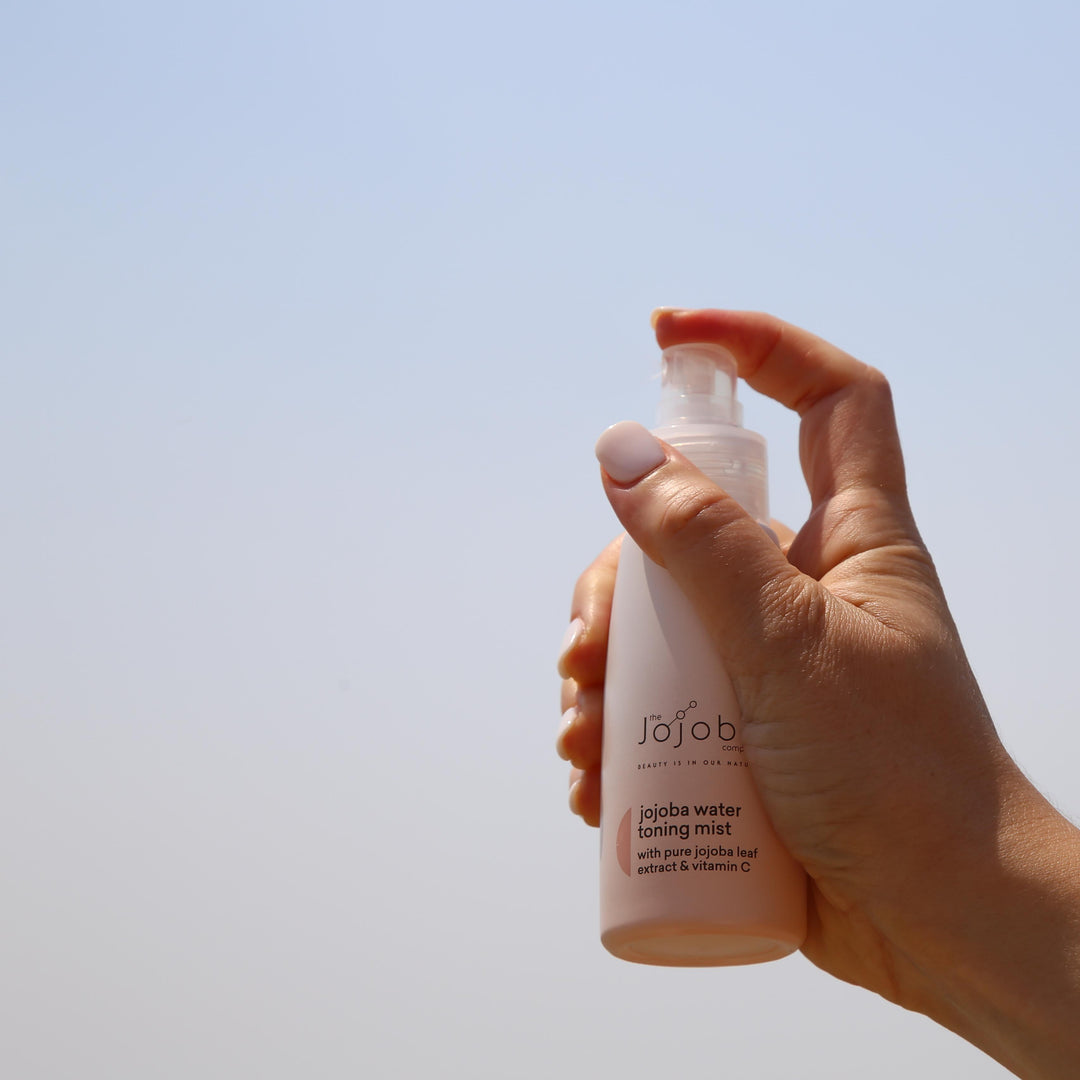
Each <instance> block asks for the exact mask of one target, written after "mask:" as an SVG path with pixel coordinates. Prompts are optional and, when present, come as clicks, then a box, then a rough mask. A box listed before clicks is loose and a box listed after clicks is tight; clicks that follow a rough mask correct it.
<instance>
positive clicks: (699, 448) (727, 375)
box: [653, 342, 769, 521]
mask: <svg viewBox="0 0 1080 1080" xmlns="http://www.w3.org/2000/svg"><path fill="white" fill-rule="evenodd" d="M737 382H738V368H737V365H736V363H735V357H734V356H732V355H731V353H729V352H728V351H727V349H725V348H724V347H723V346H722V345H712V344H709V343H707V342H694V343H692V344H689V345H672V346H671V347H670V348H668V349H665V350H664V352H663V355H662V357H661V366H660V405H659V407H658V409H657V427H656V428H654V429H653V434H655V435H659V436H660V438H661V439H663V440H664V441H665V442H667V443H670V444H671V445H672V446H674V447H675V448H676V449H677V450H680V451H681V452H682V453H683V454H685V455H686V457H688V458H689V459H690V460H691V461H692V462H693V463H694V464H695V465H696V466H697V467H698V468H699V469H701V471H702V472H703V473H705V475H706V476H708V477H709V479H710V480H712V481H713V482H714V483H716V484H719V485H720V486H721V487H722V488H724V490H725V491H727V493H728V494H729V495H731V496H732V497H733V498H734V499H736V500H737V501H738V502H739V504H740V505H741V506H742V508H743V509H744V510H745V511H746V512H747V513H748V514H750V515H751V516H752V517H755V518H757V519H758V520H759V521H768V520H769V502H768V493H767V490H766V488H767V485H766V463H765V440H764V439H763V438H762V437H761V436H760V435H758V434H757V433H756V432H753V431H748V430H747V429H746V428H744V427H743V426H742V406H741V405H740V404H739V400H738V398H737V397H736V396H735V389H736V385H737Z"/></svg>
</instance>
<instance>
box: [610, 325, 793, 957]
mask: <svg viewBox="0 0 1080 1080" xmlns="http://www.w3.org/2000/svg"><path fill="white" fill-rule="evenodd" d="M661 385H662V392H661V400H660V409H659V426H658V427H657V428H656V429H654V433H655V434H656V435H657V436H659V437H660V438H661V439H663V440H664V441H665V442H668V443H670V444H671V445H672V446H675V447H677V448H678V449H679V450H680V451H681V452H682V453H683V454H684V455H685V456H686V457H688V458H689V459H690V460H691V461H692V462H693V463H694V464H695V465H697V466H698V468H700V469H701V470H702V471H703V472H704V473H705V474H706V475H707V476H709V477H710V479H712V480H713V481H715V482H716V483H717V484H719V485H720V486H721V487H723V488H724V490H725V491H727V492H728V493H729V494H731V495H732V496H733V497H734V498H735V499H736V500H738V502H739V503H740V504H741V505H742V507H743V509H745V510H746V511H747V513H748V514H750V515H751V516H753V517H755V518H757V519H758V520H760V521H762V522H766V521H768V495H767V479H766V464H765V440H764V439H763V438H762V437H761V436H760V435H758V434H756V433H755V432H752V431H747V430H746V429H744V428H743V427H742V426H741V421H742V410H741V408H740V406H739V403H738V401H737V400H736V396H735V387H736V366H735V361H734V358H733V357H732V356H731V354H730V353H728V352H727V350H725V349H723V348H721V347H719V346H716V345H707V344H694V345H679V346H675V347H673V348H669V349H666V350H665V351H664V353H663V367H662V374H661ZM604 702H605V704H604V745H603V773H602V789H601V804H602V814H603V817H602V821H601V833H600V837H601V854H600V908H601V940H602V942H603V944H604V946H605V947H606V948H607V949H608V950H609V951H610V952H612V953H613V954H614V955H615V956H618V957H621V958H622V959H624V960H632V961H636V962H638V963H643V964H665V965H670V966H679V967H704V966H712V965H722V964H750V963H756V962H759V961H763V960H774V959H777V958H779V957H781V956H786V955H787V954H788V953H790V952H793V951H794V950H795V949H797V948H798V947H799V946H800V945H801V944H802V941H803V939H804V937H805V935H806V879H805V875H804V873H803V870H802V868H801V867H800V866H799V865H798V864H797V863H796V862H795V861H794V859H792V857H791V856H790V855H789V854H788V852H787V851H786V850H785V848H784V847H783V845H782V844H781V843H780V841H779V839H778V838H777V836H776V833H775V832H774V831H773V828H772V825H771V824H770V822H769V820H768V818H767V816H766V814H765V811H764V808H763V806H762V804H761V801H760V799H759V797H758V794H757V790H756V788H755V787H754V781H753V773H752V770H751V768H750V763H749V761H748V760H747V757H746V753H745V750H744V747H743V745H742V722H741V717H740V714H739V706H738V702H737V701H736V698H735V694H734V691H733V689H732V685H731V681H730V679H729V678H728V676H727V674H726V672H724V670H723V668H722V667H721V665H720V662H719V659H718V657H717V654H716V650H715V648H714V647H713V645H712V643H711V642H710V641H709V639H708V637H707V635H706V632H705V630H704V628H703V627H702V625H701V623H700V621H699V620H698V618H697V615H696V614H695V613H694V611H693V609H692V608H691V606H690V603H689V601H688V600H687V599H686V597H685V596H684V595H683V593H682V592H681V591H680V590H679V588H678V586H677V585H676V584H675V582H674V581H673V580H672V578H671V576H670V575H669V574H668V573H667V571H666V570H662V569H661V568H660V567H658V566H657V565H656V564H655V563H653V562H652V561H651V560H650V559H648V558H646V557H645V556H644V555H643V554H642V552H641V550H640V549H639V548H638V547H637V545H636V544H634V543H633V541H631V540H630V539H629V538H628V537H627V538H625V539H624V541H623V546H622V551H621V554H620V556H619V569H618V575H617V578H616V584H615V596H614V602H613V609H612V618H611V636H610V640H609V646H608V662H607V675H606V679H605V690H604Z"/></svg>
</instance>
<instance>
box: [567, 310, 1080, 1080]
mask: <svg viewBox="0 0 1080 1080" xmlns="http://www.w3.org/2000/svg"><path fill="white" fill-rule="evenodd" d="M655 328H656V334H657V340H658V342H659V344H660V345H661V347H667V346H668V345H674V344H680V343H684V342H692V341H703V342H714V343H717V344H720V345H724V346H726V347H727V348H728V349H729V350H730V351H731V352H732V353H733V354H734V356H735V357H736V359H737V361H738V365H739V374H740V376H741V377H742V378H743V379H744V380H746V382H747V383H748V384H749V385H750V386H752V387H753V388H754V389H755V390H758V391H760V392H762V393H764V394H767V395H768V396H769V397H772V398H774V399H775V400H777V401H779V402H781V403H782V404H784V405H786V406H788V407H789V408H791V409H793V410H794V411H795V412H796V413H798V415H799V417H800V456H801V460H802V467H803V473H804V475H805V478H806V483H807V486H808V488H809V491H810V496H811V504H812V505H811V511H810V516H809V518H808V520H807V521H806V523H805V524H804V525H803V526H802V527H801V528H800V529H799V530H798V532H796V533H792V532H791V531H790V530H786V529H784V528H783V526H775V527H776V529H777V532H778V533H779V534H780V537H781V546H780V547H777V545H776V544H774V543H773V542H772V541H771V539H769V538H768V537H767V536H766V535H765V533H764V532H763V530H762V529H761V527H760V526H759V525H758V524H757V523H755V522H754V521H752V520H750V519H749V518H748V517H747V516H746V515H745V514H744V513H743V511H742V510H741V508H740V507H739V506H738V505H737V504H736V503H735V502H734V501H733V500H732V499H731V498H729V497H728V496H727V495H726V494H725V493H724V492H723V491H721V490H720V489H719V488H717V487H716V486H715V485H713V484H711V483H710V482H709V481H708V480H706V479H705V478H704V477H703V476H702V475H701V474H700V473H699V472H698V471H697V470H696V469H695V468H694V467H693V466H692V465H690V464H689V462H687V461H686V460H685V459H684V458H683V457H681V455H679V454H678V452H676V451H675V450H673V449H672V448H670V447H665V450H666V456H665V460H664V461H663V462H662V464H660V465H659V466H658V467H656V468H654V469H652V470H651V471H649V472H648V473H647V474H646V475H645V476H643V477H640V478H638V479H636V480H633V481H631V482H629V483H616V482H615V481H614V480H612V479H611V477H610V476H609V475H608V474H607V473H606V472H602V478H603V483H604V490H605V492H606V494H607V497H608V499H609V500H610V502H611V505H612V507H613V508H614V510H615V512H616V514H617V515H618V516H619V519H620V521H621V522H622V524H623V526H624V527H625V528H626V530H627V532H628V533H629V534H630V535H631V536H633V538H634V539H635V540H636V541H637V543H638V544H639V545H640V546H641V548H642V549H643V550H644V551H645V552H646V553H647V554H648V555H649V556H650V557H651V558H652V559H653V560H655V561H656V562H657V563H659V564H660V565H661V566H664V567H666V568H667V569H668V571H669V572H670V573H671V574H672V576H673V577H674V578H675V580H676V581H677V582H678V584H679V585H680V586H681V588H682V589H683V590H684V592H686V594H687V595H688V596H689V597H690V598H691V600H692V602H693V603H694V605H695V608H696V610H697V612H698V614H699V615H700V617H701V619H702V621H703V623H704V625H705V626H706V628H707V630H708V631H709V633H710V635H711V637H712V640H713V642H714V644H715V647H716V654H717V662H718V663H722V664H724V665H725V666H726V668H727V670H728V672H729V674H730V675H731V678H732V682H733V684H734V686H735V691H736V694H737V696H738V698H739V702H740V705H741V707H742V711H743V717H744V732H743V734H744V743H745V746H746V751H747V754H748V755H749V757H750V760H751V763H752V766H753V769H754V777H755V780H756V782H757V785H758V788H759V790H760V792H761V796H762V800H763V802H764V804H765V806H766V809H767V811H768V813H769V815H770V817H771V818H772V821H773V824H774V825H775V827H776V830H777V832H778V834H779V836H780V837H781V839H782V840H783V842H784V843H785V844H786V846H787V847H788V849H789V850H790V851H791V852H792V854H793V855H794V856H795V858H797V859H798V860H799V861H800V862H801V863H802V864H803V866H804V867H805V868H806V870H807V872H808V874H809V877H810V882H811V895H810V926H809V934H808V937H807V940H806V943H805V945H804V947H803V951H804V953H805V954H806V956H807V957H808V958H809V959H810V960H811V961H813V962H814V963H815V964H816V965H818V966H819V967H820V968H822V969H823V970H824V971H827V972H829V973H830V974H832V975H834V976H836V977H838V978H841V979H844V980H846V981H848V982H851V983H854V984H856V985H859V986H862V987H865V988H866V989H868V990H872V991H874V992H876V993H878V994H881V995H882V996H884V997H885V998H887V999H888V1000H890V1001H893V1002H896V1003H897V1004H900V1005H902V1006H904V1007H906V1008H909V1009H914V1010H917V1011H919V1012H922V1013H924V1014H926V1015H927V1016H930V1017H931V1018H932V1019H934V1020H936V1021H937V1022H939V1023H941V1024H944V1025H945V1026H947V1027H949V1028H950V1029H952V1030H953V1031H955V1032H957V1033H958V1034H960V1035H961V1036H962V1037H964V1038H966V1039H968V1040H969V1041H970V1042H972V1043H974V1044H975V1045H977V1046H979V1047H980V1048H981V1049H983V1050H984V1051H986V1052H987V1053H989V1054H990V1055H992V1056H993V1057H994V1058H996V1059H997V1060H998V1061H1000V1062H1001V1063H1002V1064H1003V1065H1004V1066H1005V1067H1006V1068H1008V1069H1010V1070H1011V1071H1013V1072H1014V1073H1015V1074H1016V1075H1018V1076H1022V1077H1032V1078H1035V1077H1037V1078H1055V1080H1056V1078H1062V1080H1064V1078H1066V1077H1073V1078H1074V1077H1076V1076H1077V1075H1080V1035H1078V1032H1080V1025H1078V1024H1077V1022H1076V1017H1077V1015H1080V833H1078V832H1077V830H1076V829H1075V828H1074V827H1073V826H1072V825H1071V824H1070V823H1069V822H1068V821H1067V820H1065V819H1064V818H1063V817H1062V816H1061V815H1060V814H1059V813H1058V812H1057V811H1056V810H1055V809H1054V808H1053V807H1052V806H1051V805H1050V804H1049V803H1048V802H1047V801H1046V800H1045V799H1044V798H1043V796H1042V795H1041V794H1040V793H1039V792H1038V791H1037V790H1036V789H1035V788H1034V787H1033V786H1032V784H1031V783H1030V782H1029V781H1028V780H1027V778H1026V777H1025V776H1024V775H1023V773H1022V772H1021V771H1020V769H1019V768H1018V767H1017V765H1016V764H1015V762H1013V760H1012V759H1011V758H1010V757H1009V755H1008V754H1007V753H1006V751H1005V750H1004V748H1003V747H1002V745H1001V742H1000V740H999V739H998V736H997V733H996V731H995V729H994V725H993V722H992V720H991V718H990V716H989V714H988V712H987V709H986V706H985V704H984V702H983V699H982V695H981V693H980V691H979V688H978V686H977V684H976V682H975V679H974V677H973V675H972V673H971V669H970V667H969V665H968V662H967V660H966V658H965V655H964V650H963V647H962V645H961V643H960V639H959V636H958V634H957V631H956V627H955V625H954V623H953V620H952V618H951V616H950V614H949V610H948V606H947V604H946V602H945V598H944V594H943V592H942V589H941V585H940V583H939V581H938V578H937V574H936V572H935V570H934V566H933V562H932V561H931V558H930V555H929V553H928V552H927V550H926V548H925V546H924V545H923V543H922V540H921V539H920V537H919V534H918V530H917V529H916V526H915V522H914V520H913V518H912V514H911V509H910V506H909V504H908V499H907V493H906V485H905V478H904V465H903V457H902V454H901V450H900V443H899V439H898V436H897V432H896V424H895V420H894V416H893V409H892V401H891V396H890V392H889V387H888V383H887V382H886V380H885V378H884V377H883V376H882V375H881V373H880V372H878V371H875V370H874V369H873V368H870V367H868V366H866V365H865V364H862V363H860V362H859V361H858V360H855V359H854V358H853V357H851V356H848V355H847V354H845V353H844V352H842V351H841V350H839V349H837V348H835V347H834V346H832V345H830V344H828V343H827V342H825V341H822V340H821V339H820V338H817V337H815V336H814V335H812V334H809V333H808V332H806V331H804V330H801V329H799V328H797V327H794V326H791V325H790V324H787V323H783V322H781V321H779V320H777V319H774V318H772V317H770V316H767V315H761V314H756V313H747V312H724V311H670V310H669V311H664V312H662V313H660V314H659V316H658V318H656V320H655ZM618 551H619V541H615V542H614V543H613V544H612V545H611V546H609V547H608V548H607V549H606V550H605V551H604V552H602V553H601V555H600V556H599V557H598V558H597V559H596V561H595V562H594V563H593V564H592V565H591V566H590V567H589V568H588V569H587V570H586V571H585V572H584V574H582V576H581V578H580V579H579V581H578V583H577V586H576V588H575V590H574V596H573V602H572V607H571V619H572V620H580V624H574V628H575V629H576V630H577V631H578V632H577V634H576V636H574V637H573V640H571V641H570V642H569V644H568V645H567V647H566V648H565V649H564V652H563V654H562V656H561V657H560V660H559V670H560V674H561V675H562V676H563V684H562V706H563V709H564V720H563V726H562V729H561V730H560V733H559V738H558V743H557V749H558V752H559V753H560V755H561V756H563V757H564V758H566V759H567V760H569V761H570V762H571V764H572V766H573V771H572V773H571V794H570V804H571V808H572V809H573V811H574V812H575V813H577V814H579V815H580V816H581V817H582V818H583V819H584V820H585V821H586V822H588V823H589V824H591V825H596V824H598V822H599V815H600V750H601V741H602V720H603V696H604V667H605V661H606V654H607V631H608V623H609V620H610V610H611V595H612V588H613V585H614V578H615V570H616V567H617V564H618Z"/></svg>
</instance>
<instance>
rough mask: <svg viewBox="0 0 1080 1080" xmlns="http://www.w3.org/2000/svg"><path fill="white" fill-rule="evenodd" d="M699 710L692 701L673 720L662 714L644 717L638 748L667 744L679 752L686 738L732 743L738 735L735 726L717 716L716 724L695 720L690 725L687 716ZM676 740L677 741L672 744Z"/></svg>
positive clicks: (651, 714) (701, 741) (696, 740)
mask: <svg viewBox="0 0 1080 1080" xmlns="http://www.w3.org/2000/svg"><path fill="white" fill-rule="evenodd" d="M696 708H697V702H696V701H691V702H690V703H689V704H688V705H687V706H686V708H685V709H680V710H679V711H678V712H677V713H676V714H675V715H674V716H673V717H672V718H671V720H665V719H664V717H663V715H662V714H661V713H650V714H649V715H648V716H644V717H642V725H641V738H640V739H638V746H644V745H645V744H646V743H648V742H657V743H667V744H669V745H670V748H671V749H672V750H678V749H679V747H680V746H682V744H683V742H684V741H685V739H686V737H689V738H690V739H693V740H694V741H695V742H699V743H703V742H708V741H709V740H710V739H711V740H715V741H718V742H722V743H729V742H731V741H732V740H733V739H734V738H735V735H736V731H735V725H734V724H733V723H731V721H730V720H725V719H724V718H723V717H722V716H720V715H719V713H718V714H717V717H716V721H715V723H713V722H710V721H708V720H694V721H693V722H692V723H688V722H687V719H686V714H687V713H688V712H689V711H690V710H691V709H696ZM672 738H674V739H675V740H676V741H675V742H671V739H672Z"/></svg>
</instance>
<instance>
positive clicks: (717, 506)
mask: <svg viewBox="0 0 1080 1080" xmlns="http://www.w3.org/2000/svg"><path fill="white" fill-rule="evenodd" d="M745 516H746V515H745V514H744V513H743V511H742V508H741V507H740V506H739V505H738V503H736V502H735V500H734V499H732V498H731V496H730V495H727V494H726V493H725V492H723V491H721V490H720V489H719V488H712V489H703V488H700V487H695V486H688V487H682V488H679V489H678V490H676V491H674V492H672V493H670V494H669V497H668V498H667V500H666V501H665V503H664V505H663V507H662V509H661V511H660V518H659V522H658V530H657V531H658V534H659V536H660V537H661V539H662V543H663V546H664V547H665V548H666V549H667V550H671V551H685V550H686V549H687V548H694V547H699V546H701V545H706V544H707V545H710V546H711V545H713V544H714V543H715V542H716V539H717V537H718V536H719V535H720V534H721V533H722V532H723V530H724V529H725V528H727V527H728V526H730V525H731V524H732V522H733V521H736V520H740V519H742V518H744V517H745Z"/></svg>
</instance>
